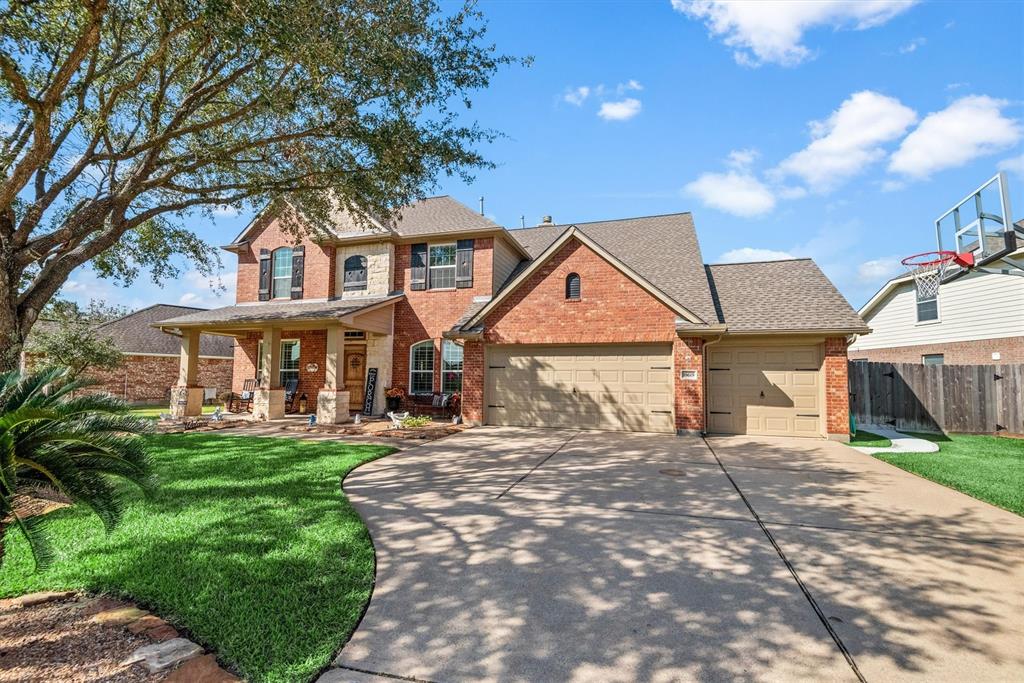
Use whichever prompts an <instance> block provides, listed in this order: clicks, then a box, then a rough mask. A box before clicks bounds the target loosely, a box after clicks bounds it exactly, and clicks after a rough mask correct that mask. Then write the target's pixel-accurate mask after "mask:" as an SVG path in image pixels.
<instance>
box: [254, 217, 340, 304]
mask: <svg viewBox="0 0 1024 683" xmlns="http://www.w3.org/2000/svg"><path fill="white" fill-rule="evenodd" d="M271 216H272V215H271ZM263 220H264V221H265V222H266V225H265V226H264V227H263V229H262V230H261V231H259V233H258V234H257V235H256V237H255V238H253V240H252V241H251V242H250V243H249V246H248V248H247V249H246V250H245V251H242V252H239V254H238V276H237V279H236V286H235V301H236V302H237V303H242V302H247V301H259V298H260V297H259V293H260V249H270V250H271V251H273V250H274V249H277V248H278V247H282V246H296V242H295V238H294V237H293V236H292V235H290V234H288V233H286V232H284V231H283V230H282V229H281V221H280V219H278V218H273V217H270V218H265V219H263ZM299 244H302V245H304V246H305V247H306V256H305V259H304V260H303V273H304V274H303V281H302V290H303V291H302V298H303V299H324V298H327V297H331V296H334V247H330V246H320V245H318V244H315V243H314V242H313V241H312V240H310V239H309V237H303V238H302V240H301V241H300V242H299Z"/></svg>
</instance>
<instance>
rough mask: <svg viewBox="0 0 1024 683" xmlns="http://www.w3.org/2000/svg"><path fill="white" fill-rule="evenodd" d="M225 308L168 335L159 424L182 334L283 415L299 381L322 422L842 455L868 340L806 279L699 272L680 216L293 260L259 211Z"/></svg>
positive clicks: (312, 252) (791, 264)
mask: <svg viewBox="0 0 1024 683" xmlns="http://www.w3.org/2000/svg"><path fill="white" fill-rule="evenodd" d="M225 248H226V249H227V250H228V251H231V252H233V253H236V254H237V255H238V260H239V265H238V286H237V292H238V303H237V305H235V306H229V307H226V308H221V309H216V310H210V311H202V312H198V313H191V314H188V315H183V316H178V317H174V318H169V319H166V320H163V321H161V322H160V324H159V326H160V327H161V328H162V329H164V330H166V331H170V332H173V333H176V334H180V335H181V339H182V345H183V356H182V357H183V376H184V377H185V381H183V382H181V383H180V386H179V387H178V388H177V389H176V390H175V391H176V392H177V393H176V399H175V400H174V401H173V402H172V403H174V404H175V405H178V404H180V405H182V406H186V410H185V411H184V412H195V411H196V410H197V403H196V401H197V399H196V397H197V396H198V395H199V393H200V389H199V387H200V386H201V385H202V383H201V381H199V380H197V379H196V377H195V376H194V373H192V372H190V371H189V370H188V368H187V367H186V366H187V365H188V363H189V359H190V358H191V356H192V353H194V351H193V349H194V348H195V346H194V345H195V342H196V339H197V338H198V335H199V333H213V334H221V335H229V336H231V337H233V338H235V339H236V340H237V346H236V349H235V366H234V386H235V389H236V390H238V389H239V388H240V387H241V384H242V382H243V381H244V380H245V379H247V378H252V377H259V378H260V379H261V382H262V384H261V389H260V390H258V391H257V395H256V400H255V402H254V413H255V414H256V415H257V416H260V417H276V416H278V415H281V414H283V412H284V406H283V391H282V389H281V387H282V386H285V385H286V384H287V383H288V382H289V381H297V383H298V389H297V391H298V393H300V394H301V393H305V394H307V395H308V397H309V398H310V399H311V400H313V399H316V403H315V405H317V406H318V408H317V412H318V419H319V420H320V421H321V422H324V421H327V422H335V421H341V420H347V419H348V414H349V413H348V410H349V409H352V410H355V409H358V408H360V407H362V406H363V401H364V398H365V386H366V381H367V369H368V368H375V369H376V370H377V382H376V385H375V386H376V390H375V394H374V396H373V406H374V408H373V410H374V412H376V413H380V412H381V411H382V410H383V405H384V396H383V391H384V388H385V387H386V386H391V385H394V386H401V387H403V388H405V389H407V390H408V391H409V392H412V393H418V394H420V393H421V394H431V393H451V392H461V394H462V415H463V418H464V419H465V420H466V421H467V422H470V423H487V424H507V425H535V426H550V427H577V428H594V429H619V430H641V431H655V432H676V431H678V432H694V433H696V432H704V431H713V432H723V433H749V434H788V435H805V436H815V437H825V436H829V437H832V438H837V439H845V438H848V398H847V375H846V367H847V366H846V346H847V340H848V338H849V337H850V336H851V335H853V334H858V333H865V332H867V331H868V328H867V326H866V325H865V324H864V322H863V321H862V320H861V319H860V318H859V317H858V316H857V314H856V312H855V311H854V310H853V309H852V308H851V307H850V306H849V304H848V303H847V302H846V300H845V299H843V297H842V296H841V295H840V294H839V292H838V291H836V289H835V287H833V286H832V284H831V283H830V282H829V281H828V279H827V278H826V277H825V276H824V275H823V274H822V273H821V271H820V270H819V269H818V267H817V266H816V265H815V264H814V263H813V262H811V261H810V260H806V259H798V260H792V261H777V262H770V263H749V264H733V265H705V264H704V262H703V259H702V257H701V252H700V247H699V245H698V242H697V235H696V231H695V229H694V226H693V221H692V218H691V216H690V214H688V213H680V214H671V215H665V216H651V217H645V218H630V219H623V220H612V221H602V222H595V223H579V224H575V225H554V224H551V223H550V222H549V223H548V224H544V225H541V226H538V227H536V228H528V229H518V230H511V231H510V230H506V229H505V228H503V227H501V226H499V225H497V224H495V223H493V222H492V221H490V220H489V219H487V218H486V217H484V216H481V215H479V214H477V213H476V212H474V211H472V210H471V209H469V208H468V207H466V206H464V205H462V204H460V203H459V202H457V201H455V200H453V199H451V198H450V197H447V196H445V197H433V198H429V199H425V200H423V201H420V202H417V203H416V204H414V205H412V206H410V207H407V208H405V209H404V210H403V211H402V212H401V217H400V218H399V219H397V220H396V221H394V222H393V223H391V224H387V225H385V224H382V223H379V222H378V223H377V224H375V225H371V226H367V227H362V228H361V227H359V226H357V225H356V224H355V223H354V222H353V221H351V220H350V219H347V218H346V217H344V216H342V217H339V219H338V221H337V227H336V229H335V232H334V234H333V235H331V236H329V237H327V238H323V239H320V240H318V241H315V240H313V239H311V238H304V239H303V240H302V241H301V242H298V243H296V242H295V240H294V238H292V237H291V236H289V235H287V234H285V233H284V232H283V231H282V229H281V226H280V222H279V219H278V218H277V217H276V214H275V213H274V212H273V211H267V212H264V214H263V215H262V216H261V217H259V218H258V219H257V220H255V221H253V223H252V224H251V225H250V226H248V227H247V228H246V229H245V230H244V231H243V232H242V234H240V235H239V236H238V237H237V238H236V239H235V240H234V242H232V244H230V245H228V246H227V247H225Z"/></svg>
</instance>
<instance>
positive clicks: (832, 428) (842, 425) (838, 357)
mask: <svg viewBox="0 0 1024 683" xmlns="http://www.w3.org/2000/svg"><path fill="white" fill-rule="evenodd" d="M848 369H849V366H848V364H847V360H846V339H845V338H843V337H828V338H827V339H825V362H824V366H823V368H822V371H823V372H824V373H825V411H826V415H825V429H826V431H827V432H828V434H829V436H834V437H838V438H840V439H842V438H844V437H845V438H846V439H849V438H850V385H849V376H848V374H847V371H848Z"/></svg>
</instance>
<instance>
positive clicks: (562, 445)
mask: <svg viewBox="0 0 1024 683" xmlns="http://www.w3.org/2000/svg"><path fill="white" fill-rule="evenodd" d="M582 433H583V432H579V431H578V432H573V434H572V435H571V436H570V437H569V438H568V439H566V440H565V441H563V442H562V443H561V444H560V445H559V446H558V448H556V449H555V450H553V451H551V452H550V453H548V454H547V455H546V456H544V458H543V459H541V461H540V462H538V463H537V464H536V465H534V466H533V467H531V468H530V469H529V471H528V472H526V474H524V475H523V476H521V477H519V478H518V479H516V480H515V481H514V482H513V483H512V485H511V486H509V487H508V488H507V489H505V490H504V491H502V492H501V493H499V494H498V495H497V496H495V498H494V499H495V500H501V497H502V496H504V495H505V494H506V493H508V492H509V491H511V490H512V489H514V488H515V487H516V486H518V485H519V484H521V483H522V482H523V481H524V480H525V479H526V478H527V477H528V476H530V475H531V474H533V473H534V472H536V471H537V470H538V469H540V468H541V467H542V466H543V465H544V463H546V462H547V461H548V460H550V459H551V458H553V457H555V455H556V454H557V453H558V451H560V450H562V449H563V448H565V446H566V444H568V443H569V442H570V441H572V440H573V439H575V438H576V437H577V436H579V435H580V434H582Z"/></svg>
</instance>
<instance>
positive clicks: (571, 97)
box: [562, 85, 590, 107]
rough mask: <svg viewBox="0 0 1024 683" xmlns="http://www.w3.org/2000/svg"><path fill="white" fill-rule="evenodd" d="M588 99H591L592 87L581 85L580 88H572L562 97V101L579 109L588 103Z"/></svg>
mask: <svg viewBox="0 0 1024 683" xmlns="http://www.w3.org/2000/svg"><path fill="white" fill-rule="evenodd" d="M588 97H590V87H589V86H586V85H581V86H579V87H578V88H570V89H569V91H568V92H566V93H565V95H563V96H562V99H563V100H565V101H566V102H568V103H569V104H572V105H575V106H577V107H579V106H582V105H583V103H584V102H586V100H587V98H588Z"/></svg>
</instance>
